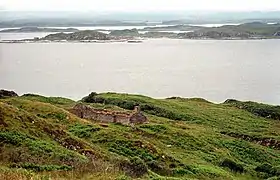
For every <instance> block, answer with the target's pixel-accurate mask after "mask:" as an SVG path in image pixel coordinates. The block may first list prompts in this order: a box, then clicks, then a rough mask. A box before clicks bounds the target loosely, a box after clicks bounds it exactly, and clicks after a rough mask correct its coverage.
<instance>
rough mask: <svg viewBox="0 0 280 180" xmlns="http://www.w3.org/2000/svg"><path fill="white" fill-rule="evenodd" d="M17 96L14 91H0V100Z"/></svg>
mask: <svg viewBox="0 0 280 180" xmlns="http://www.w3.org/2000/svg"><path fill="white" fill-rule="evenodd" d="M16 96H18V95H17V93H15V92H14V91H7V90H3V89H1V90H0V99H1V98H7V97H16Z"/></svg>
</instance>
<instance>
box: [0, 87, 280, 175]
mask: <svg viewBox="0 0 280 180" xmlns="http://www.w3.org/2000/svg"><path fill="white" fill-rule="evenodd" d="M81 102H83V103H85V104H88V105H90V106H93V107H95V108H102V109H103V108H106V109H109V110H110V109H111V110H118V111H128V112H130V111H131V110H132V109H133V107H134V106H135V105H140V106H141V108H142V111H143V112H144V113H145V115H146V116H147V117H148V119H149V123H148V124H142V125H136V126H134V127H131V126H125V125H121V124H113V123H112V124H104V123H97V122H94V121H90V120H86V119H81V118H78V117H76V116H75V115H73V114H71V113H69V111H68V110H69V109H70V108H72V107H73V106H74V105H75V104H77V103H78V102H74V101H72V100H69V99H65V98H53V97H43V96H39V95H31V94H28V95H24V96H21V97H11V98H5V99H0V130H1V131H0V179H30V178H34V177H35V178H38V179H135V178H139V179H268V178H270V179H277V176H278V177H280V121H279V120H275V119H272V118H270V117H265V118H264V117H261V116H259V114H255V113H254V114H253V113H251V112H250V111H247V109H242V108H239V107H236V105H235V104H232V103H224V104H213V103H211V102H208V101H206V100H203V99H198V98H196V99H186V98H176V97H173V98H168V99H153V98H150V97H145V96H140V95H128V94H117V93H102V94H96V93H91V94H90V95H89V96H87V97H85V98H83V100H82V101H81ZM276 108H278V107H276ZM277 111H278V109H277Z"/></svg>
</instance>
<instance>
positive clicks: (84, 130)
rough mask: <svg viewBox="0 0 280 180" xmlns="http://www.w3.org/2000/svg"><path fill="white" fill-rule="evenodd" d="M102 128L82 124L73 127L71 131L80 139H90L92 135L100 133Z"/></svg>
mask: <svg viewBox="0 0 280 180" xmlns="http://www.w3.org/2000/svg"><path fill="white" fill-rule="evenodd" d="M99 130H100V128H98V127H94V126H92V125H82V124H76V125H74V126H71V127H70V129H69V131H70V132H71V133H73V134H74V135H75V136H78V137H79V138H88V137H90V136H91V133H93V132H96V131H99Z"/></svg>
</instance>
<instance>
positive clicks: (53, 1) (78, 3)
mask: <svg viewBox="0 0 280 180" xmlns="http://www.w3.org/2000/svg"><path fill="white" fill-rule="evenodd" d="M0 7H1V9H5V10H21V11H22V10H24V11H30V10H32V11H33V10H36V11H37V10H38V11H41V10H55V11H58V10H61V11H65V10H66V11H88V10H94V11H151V10H153V11H154V10H156V11H170V10H209V11H214V10H218V11H251V10H264V11H266V10H280V0H0Z"/></svg>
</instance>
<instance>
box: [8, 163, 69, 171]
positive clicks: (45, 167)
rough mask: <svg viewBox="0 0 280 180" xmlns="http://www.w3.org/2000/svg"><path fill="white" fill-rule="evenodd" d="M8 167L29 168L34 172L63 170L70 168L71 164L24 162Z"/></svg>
mask: <svg viewBox="0 0 280 180" xmlns="http://www.w3.org/2000/svg"><path fill="white" fill-rule="evenodd" d="M10 167H12V168H23V169H30V170H33V171H36V172H40V171H56V170H63V171H68V170H72V167H71V166H66V165H63V166H59V165H38V164H33V163H24V164H13V165H11V166H10Z"/></svg>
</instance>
